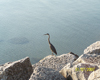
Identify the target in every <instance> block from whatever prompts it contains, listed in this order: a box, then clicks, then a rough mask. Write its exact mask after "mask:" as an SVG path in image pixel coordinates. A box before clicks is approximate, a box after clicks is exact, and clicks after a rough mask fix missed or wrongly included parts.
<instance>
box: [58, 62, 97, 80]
mask: <svg viewBox="0 0 100 80" xmlns="http://www.w3.org/2000/svg"><path fill="white" fill-rule="evenodd" d="M97 69H98V66H96V65H93V64H86V63H79V64H77V65H75V66H73V67H71V64H70V63H69V64H67V65H66V66H65V67H64V68H62V69H61V71H59V73H61V74H62V75H63V76H64V77H65V78H68V76H71V78H72V80H87V79H88V77H89V75H90V74H91V73H92V72H93V71H95V70H97Z"/></svg>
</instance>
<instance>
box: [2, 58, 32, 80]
mask: <svg viewBox="0 0 100 80" xmlns="http://www.w3.org/2000/svg"><path fill="white" fill-rule="evenodd" d="M32 72H33V69H32V65H31V63H30V59H29V58H28V57H26V58H24V59H21V60H18V61H15V62H10V63H6V64H4V65H1V66H0V80H28V79H29V78H30V76H31V74H32Z"/></svg>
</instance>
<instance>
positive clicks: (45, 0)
mask: <svg viewBox="0 0 100 80" xmlns="http://www.w3.org/2000/svg"><path fill="white" fill-rule="evenodd" d="M99 3H100V1H99V0H95V1H94V0H84V1H81V0H70V1H69V0H63V1H61V0H25V1H21V0H17V1H14V0H8V1H6V0H0V8H1V9H0V64H4V63H5V62H11V61H15V60H18V59H21V58H24V57H26V56H29V57H30V59H31V62H32V64H33V63H35V62H37V60H38V59H42V58H43V57H45V56H47V55H51V51H50V49H49V45H48V41H47V36H44V35H43V34H45V33H49V34H50V36H51V37H50V41H51V43H52V44H53V45H54V46H55V47H56V50H57V52H58V55H61V54H63V53H68V52H74V53H76V54H78V55H81V54H82V53H83V50H84V49H85V48H86V47H87V46H89V45H90V44H92V43H93V42H95V41H97V40H100V33H99V32H100V31H99V30H100V22H99V21H100V16H99V14H100V5H99ZM19 37H20V38H21V39H19ZM23 37H24V39H22V38H23ZM9 40H10V42H11V43H9ZM28 41H29V42H28ZM12 42H13V43H23V42H24V43H27V44H12ZM33 59H34V61H33Z"/></svg>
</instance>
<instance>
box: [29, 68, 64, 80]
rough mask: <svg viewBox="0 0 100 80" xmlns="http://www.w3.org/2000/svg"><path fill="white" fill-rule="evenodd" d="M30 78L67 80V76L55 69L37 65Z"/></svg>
mask: <svg viewBox="0 0 100 80" xmlns="http://www.w3.org/2000/svg"><path fill="white" fill-rule="evenodd" d="M29 80H65V78H64V77H63V76H62V75H61V74H60V73H59V72H58V71H56V70H54V69H51V68H45V67H36V68H35V69H34V72H33V73H32V75H31V77H30V79H29Z"/></svg>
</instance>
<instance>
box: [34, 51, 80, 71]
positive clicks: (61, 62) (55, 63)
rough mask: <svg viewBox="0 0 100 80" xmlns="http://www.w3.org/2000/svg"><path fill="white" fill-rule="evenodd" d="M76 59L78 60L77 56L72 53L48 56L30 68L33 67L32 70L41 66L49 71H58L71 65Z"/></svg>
mask: <svg viewBox="0 0 100 80" xmlns="http://www.w3.org/2000/svg"><path fill="white" fill-rule="evenodd" d="M77 58H78V55H76V54H74V53H72V52H70V53H68V54H62V55H60V56H52V55H49V56H47V57H45V58H44V59H42V60H40V61H39V62H38V63H36V64H34V65H32V66H33V69H34V68H35V67H37V66H42V67H46V68H51V69H54V70H57V71H59V70H61V69H62V68H63V67H64V66H65V65H66V64H67V63H72V62H74V61H75V60H76V59H77Z"/></svg>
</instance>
